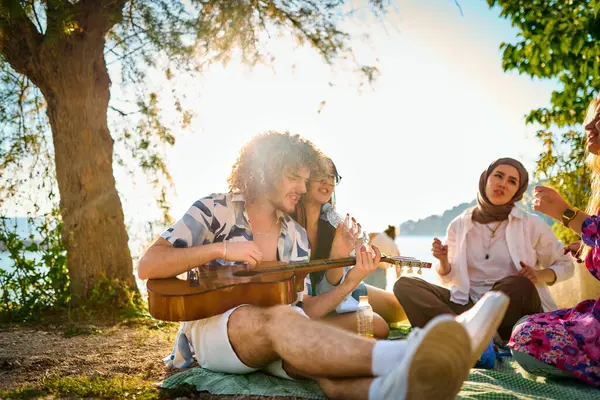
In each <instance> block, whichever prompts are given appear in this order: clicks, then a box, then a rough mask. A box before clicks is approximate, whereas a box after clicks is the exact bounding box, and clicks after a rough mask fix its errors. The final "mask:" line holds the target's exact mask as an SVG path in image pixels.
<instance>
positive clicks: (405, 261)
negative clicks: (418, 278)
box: [381, 254, 431, 275]
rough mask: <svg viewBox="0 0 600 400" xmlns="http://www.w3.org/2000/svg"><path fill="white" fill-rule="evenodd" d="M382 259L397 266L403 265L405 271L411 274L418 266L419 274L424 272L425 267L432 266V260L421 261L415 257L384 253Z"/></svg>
mask: <svg viewBox="0 0 600 400" xmlns="http://www.w3.org/2000/svg"><path fill="white" fill-rule="evenodd" d="M381 261H383V262H387V263H390V264H394V265H395V266H396V267H401V268H402V269H403V272H407V273H409V274H412V273H413V272H414V270H413V268H418V271H417V274H419V275H421V274H422V273H423V271H422V270H423V268H427V269H429V268H431V263H430V262H426V261H420V260H417V259H416V258H413V257H404V256H387V255H385V254H382V255H381Z"/></svg>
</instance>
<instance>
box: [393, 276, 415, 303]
mask: <svg viewBox="0 0 600 400" xmlns="http://www.w3.org/2000/svg"><path fill="white" fill-rule="evenodd" d="M414 286H415V278H411V277H408V276H401V277H400V278H398V280H397V281H396V283H394V295H395V296H396V298H397V299H398V301H400V302H402V299H404V295H405V294H406V292H407V291H408V290H410V289H412V288H414Z"/></svg>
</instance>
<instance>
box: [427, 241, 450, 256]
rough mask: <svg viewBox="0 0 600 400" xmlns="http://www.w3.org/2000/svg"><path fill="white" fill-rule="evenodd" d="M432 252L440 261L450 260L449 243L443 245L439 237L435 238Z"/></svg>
mask: <svg viewBox="0 0 600 400" xmlns="http://www.w3.org/2000/svg"><path fill="white" fill-rule="evenodd" d="M431 254H432V255H433V256H434V257H435V258H437V259H438V260H440V261H446V262H447V261H448V245H443V244H442V241H441V240H440V239H438V238H434V239H433V243H432V244H431Z"/></svg>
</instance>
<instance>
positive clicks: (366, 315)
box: [356, 296, 375, 339]
mask: <svg viewBox="0 0 600 400" xmlns="http://www.w3.org/2000/svg"><path fill="white" fill-rule="evenodd" d="M359 299H360V300H359V303H358V313H356V318H357V322H358V334H359V335H360V336H364V337H366V338H369V339H373V338H374V337H375V335H374V333H373V308H371V305H370V304H369V296H360V297H359Z"/></svg>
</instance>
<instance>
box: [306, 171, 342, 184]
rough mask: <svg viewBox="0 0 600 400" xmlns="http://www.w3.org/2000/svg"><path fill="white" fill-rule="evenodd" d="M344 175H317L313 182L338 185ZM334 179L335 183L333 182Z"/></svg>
mask: <svg viewBox="0 0 600 400" xmlns="http://www.w3.org/2000/svg"><path fill="white" fill-rule="evenodd" d="M341 180H342V177H341V176H339V175H333V174H331V175H327V176H326V177H317V178H314V179H311V182H315V183H320V184H322V185H329V186H337V185H339V184H340V182H341ZM331 181H333V184H332V183H331Z"/></svg>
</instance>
